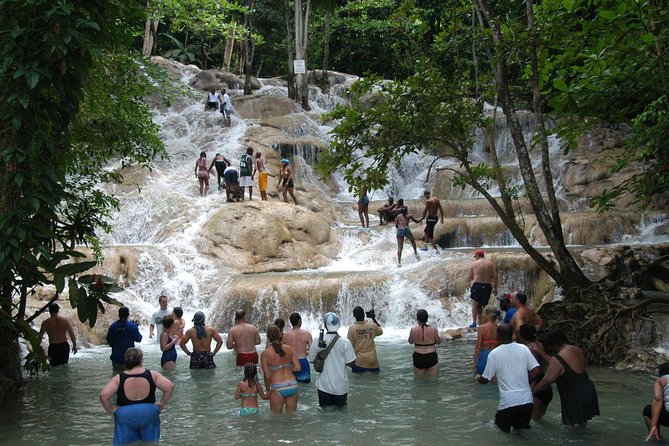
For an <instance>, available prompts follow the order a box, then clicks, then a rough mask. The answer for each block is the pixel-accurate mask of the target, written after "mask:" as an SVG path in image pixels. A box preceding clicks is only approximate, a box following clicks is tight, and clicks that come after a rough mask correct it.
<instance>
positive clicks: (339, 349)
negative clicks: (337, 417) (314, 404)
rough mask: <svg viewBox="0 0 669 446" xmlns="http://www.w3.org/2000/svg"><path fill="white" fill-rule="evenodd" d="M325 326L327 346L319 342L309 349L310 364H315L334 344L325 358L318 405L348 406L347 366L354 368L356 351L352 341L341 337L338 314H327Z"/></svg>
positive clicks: (319, 386)
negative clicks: (322, 353) (322, 351)
mask: <svg viewBox="0 0 669 446" xmlns="http://www.w3.org/2000/svg"><path fill="white" fill-rule="evenodd" d="M323 325H324V326H325V331H326V333H325V334H324V335H323V341H324V342H325V346H324V347H321V346H319V344H320V340H319V342H314V343H313V344H311V348H310V349H309V362H314V359H316V355H317V354H318V352H320V351H321V350H325V349H326V348H327V347H328V346H329V345H330V343H331V342H334V344H333V345H332V347H331V349H330V353H329V354H328V356H327V358H325V363H324V364H323V371H322V372H321V374H320V376H319V377H318V382H317V384H316V388H317V389H318V404H319V405H320V406H321V407H326V406H336V407H342V406H345V405H346V401H347V398H348V373H347V371H346V366H349V367H353V365H354V364H355V351H353V346H352V345H351V341H349V340H348V339H346V337H340V336H339V334H338V333H337V330H339V328H340V327H341V319H340V318H339V316H338V315H337V314H336V313H327V314H326V315H325V316H323Z"/></svg>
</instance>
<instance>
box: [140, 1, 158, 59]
mask: <svg viewBox="0 0 669 446" xmlns="http://www.w3.org/2000/svg"><path fill="white" fill-rule="evenodd" d="M146 9H147V11H151V0H147V2H146ZM158 23H159V21H158V20H155V19H153V20H152V19H151V18H150V17H149V18H147V19H146V22H144V41H143V42H142V54H143V55H144V56H146V57H151V53H152V52H153V48H154V46H155V42H156V33H157V32H158Z"/></svg>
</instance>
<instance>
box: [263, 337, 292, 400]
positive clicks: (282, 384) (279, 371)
mask: <svg viewBox="0 0 669 446" xmlns="http://www.w3.org/2000/svg"><path fill="white" fill-rule="evenodd" d="M267 340H268V341H269V346H268V347H267V348H266V349H265V351H264V352H262V354H261V355H260V364H261V366H262V371H263V378H264V380H265V388H266V390H267V393H268V395H269V407H270V409H272V412H274V413H281V412H282V411H283V408H284V407H285V408H286V411H288V412H295V411H296V410H297V399H298V397H299V396H300V390H299V389H298V388H297V381H296V380H295V374H294V373H293V372H295V373H297V372H299V371H300V370H301V367H300V360H299V359H297V355H296V354H295V352H294V351H293V349H292V348H291V347H290V346H288V345H285V344H283V343H282V342H281V329H279V327H277V326H276V325H274V324H271V325H270V326H269V327H267Z"/></svg>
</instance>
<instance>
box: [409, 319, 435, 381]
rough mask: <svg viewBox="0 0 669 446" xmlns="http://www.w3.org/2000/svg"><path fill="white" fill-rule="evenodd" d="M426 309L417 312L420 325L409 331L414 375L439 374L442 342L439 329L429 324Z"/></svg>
mask: <svg viewBox="0 0 669 446" xmlns="http://www.w3.org/2000/svg"><path fill="white" fill-rule="evenodd" d="M427 318H428V314H427V311H426V310H423V309H421V310H418V311H417V312H416V320H417V321H418V325H416V326H415V327H413V328H412V329H411V331H410V332H409V344H413V346H414V351H413V373H414V375H428V376H437V375H439V357H438V356H437V347H436V345H437V344H440V343H441V336H439V331H438V330H437V329H436V328H434V327H432V326H430V325H428V324H427Z"/></svg>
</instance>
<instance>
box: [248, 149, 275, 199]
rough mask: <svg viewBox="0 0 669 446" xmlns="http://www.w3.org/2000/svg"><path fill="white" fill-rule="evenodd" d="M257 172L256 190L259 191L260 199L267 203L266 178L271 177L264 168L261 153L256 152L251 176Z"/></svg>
mask: <svg viewBox="0 0 669 446" xmlns="http://www.w3.org/2000/svg"><path fill="white" fill-rule="evenodd" d="M256 172H258V188H259V189H260V199H261V200H263V201H267V176H268V175H269V176H271V177H273V176H274V175H271V174H270V173H269V172H267V168H266V167H265V160H263V159H262V153H260V152H256V164H255V169H254V171H253V174H254V175H255V173H256Z"/></svg>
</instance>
